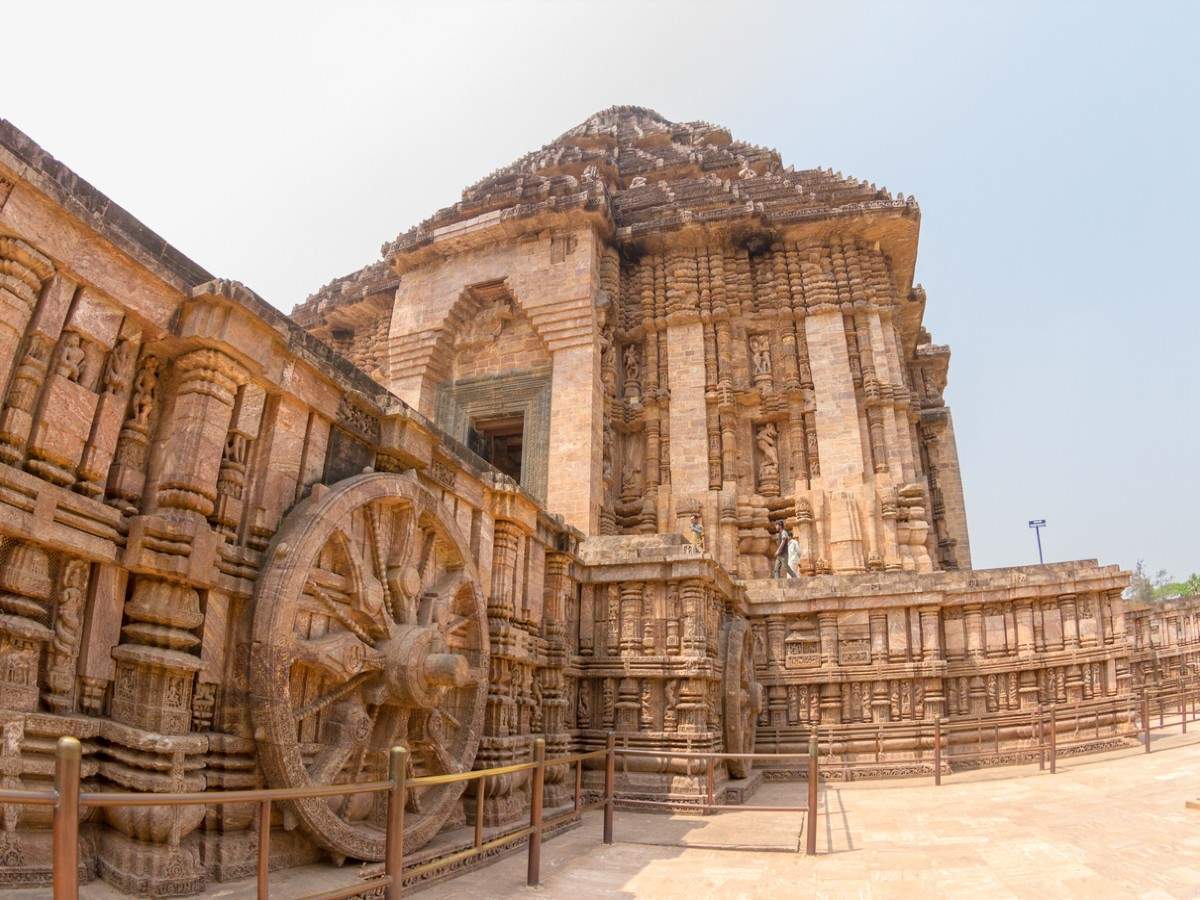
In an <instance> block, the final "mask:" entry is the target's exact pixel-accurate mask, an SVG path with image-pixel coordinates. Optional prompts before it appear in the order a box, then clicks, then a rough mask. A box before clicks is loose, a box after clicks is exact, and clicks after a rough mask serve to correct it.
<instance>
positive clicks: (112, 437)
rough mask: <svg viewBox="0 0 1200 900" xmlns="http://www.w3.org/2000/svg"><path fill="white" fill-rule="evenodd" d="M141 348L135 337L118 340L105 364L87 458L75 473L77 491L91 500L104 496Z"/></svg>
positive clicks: (86, 449) (83, 459) (85, 450)
mask: <svg viewBox="0 0 1200 900" xmlns="http://www.w3.org/2000/svg"><path fill="white" fill-rule="evenodd" d="M137 352H138V345H137V341H135V340H134V339H133V338H131V337H122V338H120V339H118V341H117V343H116V344H115V345H114V346H113V349H112V351H111V352H110V353H109V355H108V360H107V362H106V363H105V368H104V377H103V379H102V383H101V386H100V388H101V393H100V402H99V403H98V404H97V407H96V416H95V420H94V422H93V424H92V430H91V435H90V437H89V438H88V442H87V446H86V447H85V449H84V451H83V458H82V460H81V461H80V463H79V467H78V468H77V469H76V471H75V477H76V483H75V489H76V490H77V491H79V492H80V493H81V494H86V495H87V496H89V497H99V496H101V495H102V494H103V493H104V487H105V483H106V481H107V479H108V475H109V470H110V466H111V465H112V461H113V455H114V453H115V452H116V449H117V442H118V435H119V432H120V429H121V421H122V417H123V416H124V413H125V409H126V406H127V405H128V401H129V391H130V387H131V385H132V383H133V369H134V363H135V361H136V360H137Z"/></svg>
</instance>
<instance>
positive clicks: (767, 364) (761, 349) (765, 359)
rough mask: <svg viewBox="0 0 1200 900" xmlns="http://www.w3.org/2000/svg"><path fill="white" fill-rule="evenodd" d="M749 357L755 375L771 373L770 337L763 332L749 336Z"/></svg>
mask: <svg viewBox="0 0 1200 900" xmlns="http://www.w3.org/2000/svg"><path fill="white" fill-rule="evenodd" d="M750 359H751V362H752V364H753V366H754V374H755V375H770V374H771V339H770V337H768V336H767V335H765V334H756V335H753V336H751V338H750Z"/></svg>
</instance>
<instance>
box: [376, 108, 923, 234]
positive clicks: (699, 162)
mask: <svg viewBox="0 0 1200 900" xmlns="http://www.w3.org/2000/svg"><path fill="white" fill-rule="evenodd" d="M895 206H901V207H910V208H912V209H914V210H915V209H916V202H915V201H914V200H913V199H912V198H911V197H908V198H906V197H904V195H902V194H901V195H899V196H893V195H892V194H890V193H889V192H888V191H887V190H886V189H885V188H878V187H876V186H875V185H874V184H871V183H869V182H866V181H860V180H858V179H855V178H850V177H847V176H845V175H843V174H842V173H841V172H834V171H833V170H832V169H795V168H793V167H791V166H784V164H783V161H782V160H781V159H780V156H779V153H778V152H777V151H775V150H772V149H770V148H768V147H760V146H757V145H755V144H750V143H746V142H745V141H737V140H734V139H733V137H732V136H731V135H730V133H729V130H728V129H727V128H724V127H722V126H720V125H714V124H712V123H709V122H672V121H670V120H669V119H667V118H666V117H664V116H662V115H661V114H659V113H657V112H655V111H654V110H652V109H646V108H645V107H641V106H613V107H610V108H609V109H606V110H602V111H601V112H598V113H595V114H594V115H592V116H589V117H588V118H587V119H586V120H585V121H583V122H581V123H580V124H579V125H576V126H575V127H574V128H572V129H570V130H569V131H566V132H564V133H563V134H562V135H561V136H559V137H558V138H557V139H555V140H554V141H552V142H551V143H549V144H547V145H545V146H544V147H542V148H541V149H540V150H535V151H533V152H532V153H527V154H526V155H525V156H522V157H521V158H520V159H518V160H517V161H516V162H514V163H512V164H511V165H508V166H505V167H504V168H502V169H498V170H496V171H495V172H492V173H491V174H490V175H487V176H486V177H484V178H482V179H480V180H479V181H477V182H476V183H475V184H473V185H471V186H470V187H468V188H466V189H465V190H464V191H463V193H462V199H461V200H460V201H459V202H458V203H455V204H454V205H453V206H449V207H446V208H445V209H441V210H439V211H438V212H437V213H435V214H434V215H433V216H431V217H430V218H429V219H427V220H425V221H424V222H422V223H421V224H420V225H418V226H416V227H415V228H412V229H410V230H409V231H406V232H404V233H402V234H401V235H400V236H399V237H398V238H397V239H396V240H395V241H393V242H391V243H390V244H387V245H385V246H384V248H383V252H384V255H385V256H391V255H394V254H396V253H403V252H404V251H405V250H408V249H410V248H412V247H415V246H419V245H420V244H422V243H424V242H426V241H428V240H429V239H431V238H432V237H433V235H434V233H435V232H436V231H437V230H438V229H441V228H444V227H446V226H449V225H452V224H455V223H458V222H463V221H466V220H468V219H473V218H475V217H478V216H481V215H484V214H486V213H489V212H495V211H496V210H507V211H509V213H508V215H509V216H510V217H513V218H516V217H520V216H522V215H535V214H537V213H538V212H541V211H544V210H547V209H550V208H553V209H555V210H558V211H564V210H566V209H569V208H572V207H583V208H586V209H595V210H603V211H606V212H607V213H608V215H609V216H610V217H611V220H612V223H613V225H614V226H615V227H616V228H617V229H618V231H619V232H622V233H621V236H622V237H625V238H636V237H637V236H638V235H639V233H644V232H646V231H652V230H656V229H666V228H671V227H672V226H676V225H681V224H686V223H688V222H698V221H715V220H719V219H722V218H735V217H742V216H745V215H747V214H751V215H754V214H757V215H758V216H760V217H762V218H764V219H766V220H767V221H771V220H795V219H800V218H805V219H810V218H822V217H826V216H836V215H839V214H844V213H846V212H862V211H866V210H867V209H870V208H872V207H895Z"/></svg>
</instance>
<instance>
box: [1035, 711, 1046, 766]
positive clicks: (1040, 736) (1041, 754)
mask: <svg viewBox="0 0 1200 900" xmlns="http://www.w3.org/2000/svg"><path fill="white" fill-rule="evenodd" d="M1045 716H1046V711H1045V710H1043V709H1042V705H1041V704H1040V703H1039V704H1038V708H1037V733H1036V738H1037V748H1038V771H1039V772H1045V771H1046V735H1045V731H1046V729H1045V727H1044V725H1045Z"/></svg>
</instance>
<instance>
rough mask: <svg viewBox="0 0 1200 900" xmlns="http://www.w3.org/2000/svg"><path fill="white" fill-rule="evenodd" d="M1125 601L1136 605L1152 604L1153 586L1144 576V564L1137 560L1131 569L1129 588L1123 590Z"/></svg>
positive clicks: (1145, 575)
mask: <svg viewBox="0 0 1200 900" xmlns="http://www.w3.org/2000/svg"><path fill="white" fill-rule="evenodd" d="M1125 599H1126V600H1133V601H1134V602H1136V603H1153V602H1154V584H1153V583H1152V582H1151V581H1150V577H1149V576H1148V575H1147V574H1146V563H1145V561H1144V560H1140V559H1139V560H1138V561H1137V565H1136V566H1134V567H1133V575H1131V576H1130V578H1129V587H1128V588H1126V589H1125Z"/></svg>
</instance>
